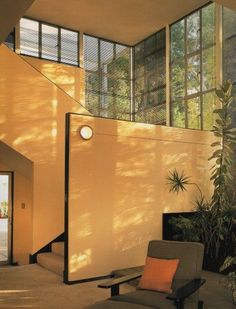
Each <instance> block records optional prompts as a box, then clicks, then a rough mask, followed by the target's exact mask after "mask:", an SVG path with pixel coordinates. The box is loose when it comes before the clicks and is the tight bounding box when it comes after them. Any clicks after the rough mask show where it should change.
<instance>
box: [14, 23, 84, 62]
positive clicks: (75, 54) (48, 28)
mask: <svg viewBox="0 0 236 309" xmlns="http://www.w3.org/2000/svg"><path fill="white" fill-rule="evenodd" d="M20 50H21V54H24V55H29V56H34V57H40V58H43V59H47V60H53V61H57V62H62V63H66V64H70V65H75V66H78V65H79V32H76V31H72V30H68V29H64V28H62V27H59V26H55V25H48V24H45V23H43V22H38V21H35V20H31V19H28V18H21V20H20Z"/></svg>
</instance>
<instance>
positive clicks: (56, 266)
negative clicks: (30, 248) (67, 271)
mask: <svg viewBox="0 0 236 309" xmlns="http://www.w3.org/2000/svg"><path fill="white" fill-rule="evenodd" d="M37 263H38V264H39V265H40V266H42V267H44V268H46V269H48V270H50V271H52V272H54V273H56V274H58V275H60V276H62V275H63V271H64V257H62V256H60V255H58V254H54V253H52V252H45V253H39V254H38V255H37Z"/></svg>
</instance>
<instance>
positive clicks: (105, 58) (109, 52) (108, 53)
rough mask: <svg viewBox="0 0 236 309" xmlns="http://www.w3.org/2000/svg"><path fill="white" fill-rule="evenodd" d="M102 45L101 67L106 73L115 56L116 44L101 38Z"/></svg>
mask: <svg viewBox="0 0 236 309" xmlns="http://www.w3.org/2000/svg"><path fill="white" fill-rule="evenodd" d="M100 45H101V53H100V61H101V67H102V69H103V72H104V73H106V72H107V65H108V64H109V63H110V62H112V60H113V59H114V58H115V53H114V44H113V43H110V42H106V41H103V40H100Z"/></svg>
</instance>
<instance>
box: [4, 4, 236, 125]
mask: <svg viewBox="0 0 236 309" xmlns="http://www.w3.org/2000/svg"><path fill="white" fill-rule="evenodd" d="M215 11H216V4H214V3H210V4H208V5H206V6H204V7H202V8H200V9H199V10H197V11H195V12H193V13H192V14H190V15H188V16H186V17H185V18H183V19H182V20H179V21H177V22H176V23H174V24H172V25H171V26H170V37H168V38H166V30H165V29H162V30H160V31H158V32H157V33H155V34H153V35H151V36H150V37H148V38H146V39H145V40H143V41H141V42H139V43H138V44H136V45H135V46H133V47H131V46H125V45H122V44H119V43H115V42H110V41H107V40H105V39H100V38H97V37H93V36H89V35H83V48H84V69H85V104H86V108H87V109H88V110H89V111H90V112H91V113H92V114H93V115H97V116H102V117H108V118H114V119H124V120H132V121H137V122H145V123H152V124H161V125H166V123H169V117H170V124H171V126H174V127H183V128H190V129H199V130H211V129H212V126H213V124H214V113H213V110H214V109H215V108H216V100H215V84H216V80H215V79H216V72H215V68H216V52H215V50H216V35H219V33H218V34H216V17H215V15H216V13H215ZM235 29H236V13H235V12H233V11H231V10H229V9H226V8H224V9H223V38H224V45H223V52H224V59H223V64H224V65H223V66H224V79H231V80H233V81H234V82H235V84H236V69H235V67H236V65H234V62H236V60H235V59H236V58H235V56H234V55H235V52H236V30H235ZM16 33H18V31H16ZM167 40H169V42H170V49H169V47H168V49H167V48H166V41H167ZM14 41H15V35H14V32H12V33H11V34H10V35H9V37H8V38H7V40H6V44H7V45H8V46H9V47H10V48H12V49H14ZM18 41H19V40H18V38H17V40H16V42H18ZM19 42H20V51H21V54H23V55H29V56H33V57H39V58H44V59H48V60H53V61H58V62H61V63H66V64H71V65H75V66H78V65H79V32H76V31H72V30H68V29H65V28H62V27H60V26H55V25H49V24H46V23H44V22H39V21H36V20H31V19H29V18H22V19H21V20H20V41H19ZM168 46H169V44H168ZM18 48H19V46H17V49H18ZM218 48H219V46H218ZM167 55H168V56H170V62H169V65H170V67H169V69H170V75H169V76H168V78H167V76H166V57H167ZM167 80H168V81H170V83H167ZM166 83H167V84H166ZM235 89H236V87H235ZM166 91H168V94H170V102H169V100H168V102H167V101H166V99H167V96H166ZM235 92H236V91H235ZM168 98H169V96H168ZM167 104H169V105H170V114H167V108H166V106H167ZM168 107H169V106H168ZM168 111H169V109H168ZM167 119H168V121H166V120H167Z"/></svg>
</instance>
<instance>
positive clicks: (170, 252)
mask: <svg viewBox="0 0 236 309" xmlns="http://www.w3.org/2000/svg"><path fill="white" fill-rule="evenodd" d="M147 255H148V256H150V257H154V258H160V259H179V260H180V263H179V266H178V269H177V271H176V274H175V277H174V282H173V287H174V288H177V287H179V286H181V285H182V284H183V282H186V281H189V280H192V279H197V278H201V271H202V263H203V255H204V245H203V244H201V243H196V242H182V241H167V240H152V241H150V242H149V246H148V253H147Z"/></svg>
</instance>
